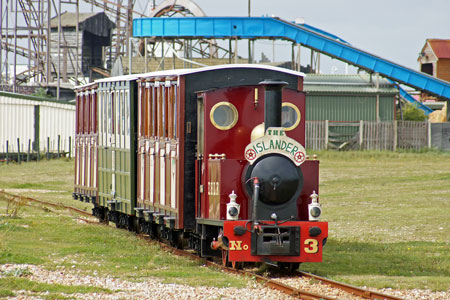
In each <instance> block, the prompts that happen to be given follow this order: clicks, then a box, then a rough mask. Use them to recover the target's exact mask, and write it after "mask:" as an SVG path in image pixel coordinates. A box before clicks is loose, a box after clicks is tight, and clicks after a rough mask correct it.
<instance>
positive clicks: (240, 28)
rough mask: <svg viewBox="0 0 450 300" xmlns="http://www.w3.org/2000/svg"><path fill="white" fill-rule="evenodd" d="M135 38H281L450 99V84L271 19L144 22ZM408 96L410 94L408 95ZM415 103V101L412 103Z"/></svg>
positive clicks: (329, 37)
mask: <svg viewBox="0 0 450 300" xmlns="http://www.w3.org/2000/svg"><path fill="white" fill-rule="evenodd" d="M133 36H134V37H152V36H158V37H185V38H193V37H195V38H230V37H233V38H234V37H235V38H279V39H284V40H289V41H294V42H296V43H300V44H302V45H303V46H305V47H308V48H311V49H314V50H316V51H318V52H321V53H324V54H326V55H328V56H331V57H334V58H337V59H339V60H342V61H345V62H347V63H349V64H352V65H354V66H357V67H359V68H361V69H364V70H367V71H368V72H370V73H374V72H375V73H379V74H380V75H382V76H384V77H387V78H389V79H391V80H393V81H395V82H398V83H401V84H405V85H408V86H410V87H412V88H414V89H417V90H420V91H423V92H426V93H427V94H431V95H435V96H437V97H442V98H447V99H450V83H449V82H447V81H444V80H440V79H437V78H435V77H432V76H429V75H427V74H425V73H421V72H418V71H415V70H412V69H409V68H406V67H403V66H401V65H398V64H396V63H393V62H390V61H388V60H385V59H382V58H380V57H378V56H376V55H373V54H370V53H368V52H366V51H362V50H360V49H358V48H356V47H353V46H351V45H349V44H348V43H346V42H345V41H342V40H341V39H339V38H338V37H336V36H334V35H331V34H327V33H325V32H321V30H319V29H317V28H308V26H304V25H302V24H295V23H292V22H288V21H284V20H281V19H278V18H271V17H189V18H142V19H135V20H134V21H133ZM405 93H406V92H405ZM410 100H411V99H410Z"/></svg>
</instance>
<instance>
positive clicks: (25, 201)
mask: <svg viewBox="0 0 450 300" xmlns="http://www.w3.org/2000/svg"><path fill="white" fill-rule="evenodd" d="M1 195H3V196H4V197H5V198H7V199H8V200H11V201H15V202H20V203H23V204H25V205H27V204H28V202H35V203H40V204H43V205H47V206H51V207H54V208H62V209H67V210H70V211H73V212H76V213H78V214H80V215H83V216H90V217H93V216H92V214H91V213H89V212H86V211H84V210H81V209H79V208H76V207H73V206H67V205H64V204H61V203H54V202H48V201H43V200H38V199H35V198H31V197H26V196H21V195H14V194H11V193H8V192H5V191H4V190H0V196H1Z"/></svg>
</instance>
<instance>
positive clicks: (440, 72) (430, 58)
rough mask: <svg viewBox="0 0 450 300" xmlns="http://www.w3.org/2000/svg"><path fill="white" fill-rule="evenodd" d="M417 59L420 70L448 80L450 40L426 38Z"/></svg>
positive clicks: (449, 74)
mask: <svg viewBox="0 0 450 300" xmlns="http://www.w3.org/2000/svg"><path fill="white" fill-rule="evenodd" d="M417 60H418V61H419V63H420V70H421V71H422V72H424V73H427V74H429V75H431V76H434V77H437V78H440V79H443V80H446V81H450V40H445V39H427V41H426V42H425V45H424V46H423V48H422V51H420V54H419V58H418V59H417Z"/></svg>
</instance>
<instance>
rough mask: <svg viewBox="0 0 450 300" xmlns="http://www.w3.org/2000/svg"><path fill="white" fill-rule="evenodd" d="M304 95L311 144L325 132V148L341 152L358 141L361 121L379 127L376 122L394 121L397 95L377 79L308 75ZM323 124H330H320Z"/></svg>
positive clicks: (360, 76) (388, 85)
mask: <svg viewBox="0 0 450 300" xmlns="http://www.w3.org/2000/svg"><path fill="white" fill-rule="evenodd" d="M304 91H305V92H306V93H307V94H306V121H307V123H306V128H307V129H306V131H307V141H309V142H310V143H311V142H312V141H313V140H314V139H315V136H317V134H318V132H322V131H324V133H323V134H325V135H327V138H328V145H334V146H335V147H336V148H340V147H342V146H345V145H346V144H347V143H351V142H352V141H355V140H357V139H358V137H359V134H360V128H361V127H360V126H361V123H360V121H366V122H365V123H367V122H371V123H376V124H379V123H377V121H379V122H383V123H386V122H389V123H392V121H394V120H395V112H396V100H397V96H398V93H399V91H398V89H397V88H396V86H395V85H394V84H392V83H391V82H390V81H388V80H386V79H384V78H381V77H379V76H376V75H369V74H357V75H334V74H331V75H324V74H307V75H306V77H305V81H304ZM326 120H328V121H329V122H328V123H326V122H323V121H326ZM308 121H310V122H308ZM315 121H316V122H315ZM317 121H318V122H317ZM380 124H381V123H380ZM323 126H325V127H326V129H325V127H323ZM311 134H312V135H311ZM325 143H327V142H325Z"/></svg>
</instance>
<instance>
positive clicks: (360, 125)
mask: <svg viewBox="0 0 450 300" xmlns="http://www.w3.org/2000/svg"><path fill="white" fill-rule="evenodd" d="M427 147H428V148H430V147H431V124H430V123H429V122H413V121H392V122H369V121H360V122H329V121H327V120H326V121H306V148H308V149H312V150H322V149H339V150H357V149H360V150H391V151H393V150H396V149H415V150H419V149H422V148H427Z"/></svg>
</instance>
